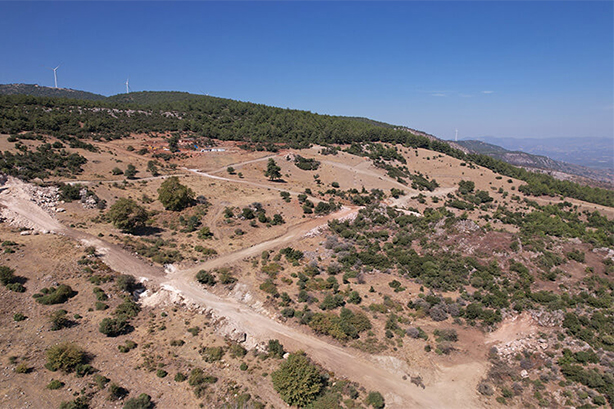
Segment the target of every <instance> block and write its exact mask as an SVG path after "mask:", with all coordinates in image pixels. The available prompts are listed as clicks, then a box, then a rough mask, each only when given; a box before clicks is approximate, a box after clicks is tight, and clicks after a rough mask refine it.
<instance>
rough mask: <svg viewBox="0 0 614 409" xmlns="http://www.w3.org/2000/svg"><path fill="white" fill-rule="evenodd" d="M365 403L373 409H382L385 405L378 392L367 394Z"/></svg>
mask: <svg viewBox="0 0 614 409" xmlns="http://www.w3.org/2000/svg"><path fill="white" fill-rule="evenodd" d="M366 403H367V404H368V405H371V406H372V407H373V408H375V409H382V408H383V407H384V406H386V405H385V403H384V397H383V396H382V394H381V393H379V392H369V395H368V396H367V400H366Z"/></svg>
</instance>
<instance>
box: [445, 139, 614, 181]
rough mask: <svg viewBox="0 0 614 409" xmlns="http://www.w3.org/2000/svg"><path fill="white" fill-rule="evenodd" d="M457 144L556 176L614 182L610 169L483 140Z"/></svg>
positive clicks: (474, 151)
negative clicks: (589, 166)
mask: <svg viewBox="0 0 614 409" xmlns="http://www.w3.org/2000/svg"><path fill="white" fill-rule="evenodd" d="M456 144H458V145H460V146H463V147H465V148H466V149H468V150H469V151H470V152H473V153H478V154H482V155H488V156H490V157H493V158H495V159H498V160H502V161H504V162H507V163H509V164H511V165H514V166H522V167H524V168H530V169H537V170H541V171H547V172H548V173H551V174H553V175H554V176H556V174H555V173H556V172H559V173H565V174H568V175H575V176H580V177H582V178H587V179H593V180H596V181H600V182H606V183H608V184H610V185H611V184H612V183H613V182H614V172H612V171H611V170H608V169H591V168H588V167H586V166H580V165H575V164H572V163H567V162H563V161H558V160H554V159H551V158H549V157H547V156H544V155H534V154H531V153H526V152H522V151H511V150H507V149H505V148H503V147H501V146H497V145H493V144H490V143H486V142H482V141H473V140H469V141H458V142H456Z"/></svg>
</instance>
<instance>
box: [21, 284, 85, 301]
mask: <svg viewBox="0 0 614 409" xmlns="http://www.w3.org/2000/svg"><path fill="white" fill-rule="evenodd" d="M75 295H77V292H76V291H73V289H72V288H70V286H68V285H66V284H60V285H59V286H57V287H51V288H43V289H42V290H41V291H40V293H37V294H34V295H33V296H32V297H33V298H34V299H35V300H36V301H37V302H38V303H40V304H43V305H52V304H62V303H65V302H66V301H68V300H69V299H70V298H72V297H74V296H75Z"/></svg>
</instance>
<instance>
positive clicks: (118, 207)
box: [107, 197, 149, 233]
mask: <svg viewBox="0 0 614 409" xmlns="http://www.w3.org/2000/svg"><path fill="white" fill-rule="evenodd" d="M148 217H149V215H148V213H147V210H145V208H144V207H142V206H140V205H139V204H137V203H136V202H135V201H134V200H132V199H126V198H124V197H122V198H119V199H118V200H117V201H116V202H115V203H113V206H111V207H110V208H109V211H108V212H107V218H108V219H109V221H110V222H111V223H113V225H114V226H115V227H117V228H118V229H120V230H121V231H123V232H126V233H133V232H134V231H135V230H136V229H138V228H141V227H143V226H145V222H146V221H147V218H148Z"/></svg>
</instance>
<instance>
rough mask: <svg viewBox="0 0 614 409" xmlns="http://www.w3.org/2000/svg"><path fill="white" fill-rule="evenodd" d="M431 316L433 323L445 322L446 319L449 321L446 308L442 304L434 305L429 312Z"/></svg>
mask: <svg viewBox="0 0 614 409" xmlns="http://www.w3.org/2000/svg"><path fill="white" fill-rule="evenodd" d="M429 316H430V317H431V319H432V320H433V321H445V320H446V319H448V313H447V311H446V307H445V306H444V305H441V304H437V305H434V306H433V307H432V308H431V309H430V310H429Z"/></svg>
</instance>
